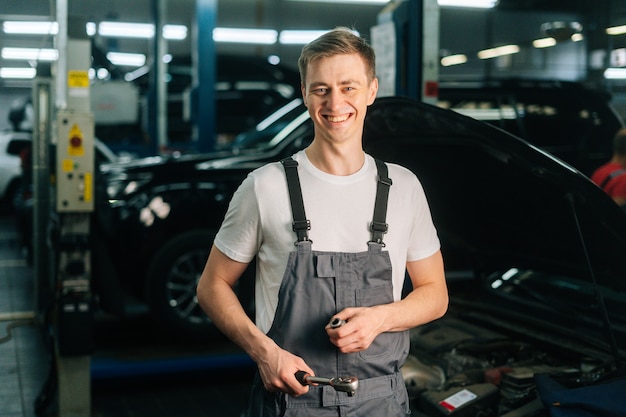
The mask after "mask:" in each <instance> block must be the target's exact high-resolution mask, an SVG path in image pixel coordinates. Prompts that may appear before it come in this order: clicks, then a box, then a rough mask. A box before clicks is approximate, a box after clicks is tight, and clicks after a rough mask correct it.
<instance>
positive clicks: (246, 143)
mask: <svg viewBox="0 0 626 417" xmlns="http://www.w3.org/2000/svg"><path fill="white" fill-rule="evenodd" d="M304 110H305V109H304V106H303V105H302V99H300V98H297V99H294V100H292V101H290V102H289V103H288V104H286V105H285V106H283V107H281V108H280V109H279V110H277V111H276V112H274V113H272V114H271V115H270V116H269V117H267V118H265V119H263V120H262V121H261V122H259V123H258V124H257V125H256V126H255V127H254V128H253V129H250V130H248V131H245V132H242V133H240V134H238V135H237V136H236V137H235V139H234V140H233V141H232V142H231V143H230V144H229V145H228V147H227V149H230V150H232V151H233V152H234V153H245V152H250V151H253V152H257V151H262V150H264V149H266V148H268V147H271V146H273V144H274V143H273V141H272V139H273V138H274V137H275V136H276V134H278V133H279V132H280V131H281V130H283V129H284V128H285V127H286V126H287V125H288V124H289V123H291V122H292V121H294V120H295V119H296V118H297V117H298V116H300V115H301V114H302V113H303V111H304Z"/></svg>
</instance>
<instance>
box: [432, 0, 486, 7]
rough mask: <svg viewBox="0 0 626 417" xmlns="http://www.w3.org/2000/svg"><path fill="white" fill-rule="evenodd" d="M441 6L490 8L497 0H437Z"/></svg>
mask: <svg viewBox="0 0 626 417" xmlns="http://www.w3.org/2000/svg"><path fill="white" fill-rule="evenodd" d="M437 2H438V3H439V6H441V7H471V8H479V9H491V8H493V7H495V6H496V5H497V4H498V0H437Z"/></svg>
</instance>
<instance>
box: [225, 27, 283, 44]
mask: <svg viewBox="0 0 626 417" xmlns="http://www.w3.org/2000/svg"><path fill="white" fill-rule="evenodd" d="M276 39H278V32H276V31H275V30H273V29H237V28H215V29H213V40H214V41H215V42H230V43H247V44H262V45H272V44H274V43H276Z"/></svg>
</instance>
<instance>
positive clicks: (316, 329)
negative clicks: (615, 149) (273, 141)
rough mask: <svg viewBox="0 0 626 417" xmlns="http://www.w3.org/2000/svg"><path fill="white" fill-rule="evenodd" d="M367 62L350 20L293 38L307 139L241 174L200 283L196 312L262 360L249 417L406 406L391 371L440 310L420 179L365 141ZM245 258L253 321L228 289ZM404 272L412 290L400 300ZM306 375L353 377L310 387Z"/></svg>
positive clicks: (438, 265)
mask: <svg viewBox="0 0 626 417" xmlns="http://www.w3.org/2000/svg"><path fill="white" fill-rule="evenodd" d="M374 63H375V56H374V51H373V49H372V48H371V47H370V46H369V45H368V44H367V43H366V42H365V40H364V39H362V38H361V37H359V36H356V35H355V34H354V33H353V32H352V31H350V30H348V29H346V28H337V29H335V30H333V31H330V32H328V33H326V34H325V35H323V36H321V37H320V38H318V39H316V40H314V41H313V42H311V43H310V44H308V45H306V46H305V47H304V48H303V50H302V54H301V56H300V60H299V62H298V65H299V69H300V75H301V81H302V95H303V98H304V103H305V105H306V107H307V108H308V111H309V114H310V116H311V119H312V120H313V123H314V126H315V137H314V139H313V142H312V143H311V145H310V146H309V147H308V148H306V149H305V150H302V151H299V152H297V153H296V154H295V155H293V157H292V158H287V159H286V160H283V161H281V162H276V163H270V164H268V165H266V166H264V167H262V168H259V169H257V170H255V171H253V172H252V173H250V175H249V176H248V177H247V178H246V179H245V180H244V182H243V183H242V184H241V185H240V187H239V189H238V190H237V192H236V193H235V195H234V196H233V198H232V201H231V203H230V205H229V209H228V212H227V214H226V217H225V219H224V222H223V224H222V226H221V228H220V230H219V232H218V234H217V236H216V238H215V243H214V246H213V248H212V250H211V253H210V254H209V259H208V261H207V264H206V267H205V270H204V272H203V274H202V277H201V279H200V282H199V284H198V290H197V294H198V299H199V301H200V304H201V305H202V307H203V309H204V310H205V311H206V313H207V314H208V315H209V317H210V318H211V319H212V320H213V322H214V323H215V325H216V326H217V327H218V328H219V329H221V330H222V332H224V334H226V335H227V336H228V337H229V338H231V339H232V340H233V341H234V342H235V343H237V344H238V345H239V346H240V347H242V348H243V349H244V350H245V351H246V352H247V353H248V354H249V355H250V357H251V358H252V359H253V360H254V361H255V363H256V364H257V366H258V374H257V378H256V379H255V382H254V383H253V386H252V392H251V397H250V402H249V410H248V415H249V416H263V417H265V416H283V415H289V416H310V415H316V416H356V415H359V416H361V415H363V416H364V415H367V416H406V415H408V414H409V413H410V410H409V404H408V396H407V391H406V387H405V386H404V381H403V378H402V374H401V371H400V369H401V367H402V365H403V364H404V361H405V359H406V357H407V355H408V353H409V337H408V330H409V329H411V328H413V327H415V326H419V325H421V324H423V323H426V322H429V321H431V320H434V319H436V318H439V317H441V316H442V315H443V314H444V313H445V311H446V309H447V305H448V295H447V288H446V283H445V278H444V270H443V261H442V257H441V252H440V248H439V239H438V237H437V232H436V229H435V227H434V225H433V222H432V219H431V214H430V210H429V207H428V203H427V201H426V197H425V194H424V191H423V189H422V186H421V184H420V182H419V180H418V179H417V178H416V177H415V175H414V174H413V173H412V172H410V171H409V170H407V169H405V168H403V167H401V166H398V165H395V164H386V163H383V162H381V161H377V160H375V159H374V158H372V157H371V156H370V155H368V154H366V153H365V152H364V151H363V146H362V136H363V123H364V119H365V116H366V113H367V108H368V106H369V105H370V104H372V103H373V102H374V100H375V98H376V92H377V89H378V81H377V79H376V76H375V73H376V72H375V64H374ZM294 242H295V246H294ZM255 256H256V257H257V271H256V287H255V288H256V294H255V302H256V304H255V307H256V319H255V321H254V322H253V321H252V320H250V319H249V318H248V317H247V315H246V314H245V312H244V310H243V308H242V306H241V304H240V303H239V301H238V299H237V297H236V295H235V292H234V291H233V287H234V286H235V284H236V282H237V281H238V279H239V278H240V276H241V275H242V273H243V271H244V270H245V268H246V267H247V265H248V264H249V263H250V262H251V261H252V259H253V258H254V257H255ZM407 272H408V275H409V277H410V280H411V283H412V286H413V289H412V291H411V292H410V293H409V294H408V295H407V296H406V297H404V298H401V293H402V287H403V283H404V278H405V273H407ZM331 322H333V323H339V324H341V325H339V326H334V325H330V324H329V323H331ZM300 371H303V372H300ZM302 374H310V375H317V376H319V377H326V378H335V380H334V382H337V381H342V379H341V378H343V377H350V379H349V381H352V382H354V381H358V387H355V386H352V388H356V389H354V393H352V392H350V393H347V392H344V390H342V388H343V387H341V386H337V385H335V386H334V387H333V386H329V385H325V384H313V385H309V384H307V380H306V379H304V378H302V377H300V378H298V377H296V375H302ZM355 378H356V380H355Z"/></svg>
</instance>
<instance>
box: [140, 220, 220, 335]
mask: <svg viewBox="0 0 626 417" xmlns="http://www.w3.org/2000/svg"><path fill="white" fill-rule="evenodd" d="M214 238H215V233H214V232H212V231H208V230H203V231H191V232H186V233H183V234H181V235H179V236H177V237H175V238H174V239H172V240H170V241H169V242H168V243H166V244H165V245H164V246H163V247H162V248H161V249H159V250H158V251H157V252H156V253H155V255H154V257H153V261H152V262H150V266H149V267H148V275H147V278H146V279H147V295H148V297H147V300H148V304H149V307H150V310H151V312H152V313H153V315H154V316H155V318H156V319H157V321H158V325H159V326H161V327H164V328H165V329H166V330H169V331H171V332H172V333H175V334H177V335H179V336H185V337H187V336H188V337H192V338H202V337H207V336H209V335H211V334H212V333H214V332H215V329H214V326H213V325H212V322H211V320H210V319H209V318H208V317H207V315H206V314H205V313H204V311H203V310H202V308H201V307H200V305H199V304H198V299H197V297H196V286H197V284H198V280H199V279H200V275H201V274H202V270H203V269H204V265H205V263H206V260H207V257H208V254H209V250H210V248H211V245H212V244H213V239H214Z"/></svg>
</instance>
